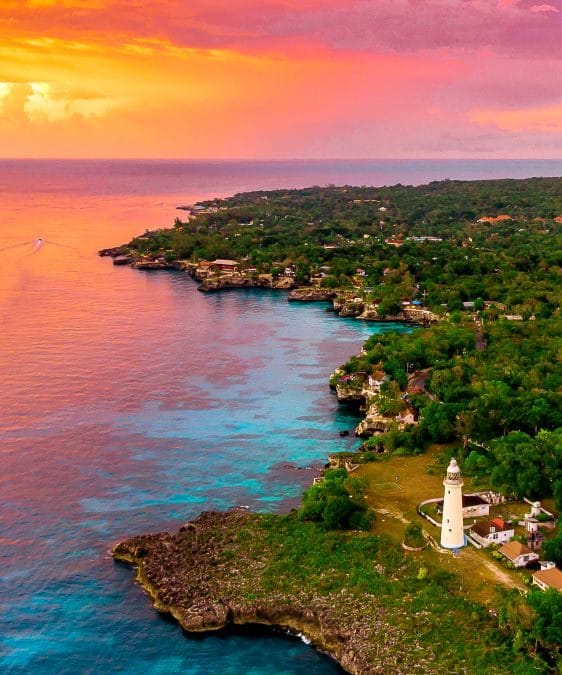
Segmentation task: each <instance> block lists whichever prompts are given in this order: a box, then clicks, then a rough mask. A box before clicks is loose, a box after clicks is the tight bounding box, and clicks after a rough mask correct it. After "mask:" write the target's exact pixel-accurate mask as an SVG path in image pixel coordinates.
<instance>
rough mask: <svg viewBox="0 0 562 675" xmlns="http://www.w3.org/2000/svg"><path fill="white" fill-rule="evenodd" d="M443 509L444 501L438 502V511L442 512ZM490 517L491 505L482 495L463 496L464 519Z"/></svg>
mask: <svg viewBox="0 0 562 675" xmlns="http://www.w3.org/2000/svg"><path fill="white" fill-rule="evenodd" d="M442 509H443V500H442V499H441V500H440V501H438V502H437V510H438V511H439V512H441V511H442ZM488 515H490V503H489V502H487V501H486V500H485V499H484V498H483V497H481V496H480V495H465V494H463V496H462V517H463V518H474V517H478V516H488Z"/></svg>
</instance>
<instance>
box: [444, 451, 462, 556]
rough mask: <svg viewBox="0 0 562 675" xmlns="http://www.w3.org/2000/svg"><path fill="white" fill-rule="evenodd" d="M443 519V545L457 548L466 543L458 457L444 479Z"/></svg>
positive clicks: (452, 460)
mask: <svg viewBox="0 0 562 675" xmlns="http://www.w3.org/2000/svg"><path fill="white" fill-rule="evenodd" d="M443 486H444V488H445V491H444V495H443V520H442V523H441V546H442V547H443V548H449V549H457V548H461V547H463V546H464V545H465V537H464V529H463V510H462V486H463V480H462V478H461V470H460V468H459V465H458V464H457V460H456V459H451V462H450V464H449V466H448V467H447V473H446V475H445V479H444V480H443Z"/></svg>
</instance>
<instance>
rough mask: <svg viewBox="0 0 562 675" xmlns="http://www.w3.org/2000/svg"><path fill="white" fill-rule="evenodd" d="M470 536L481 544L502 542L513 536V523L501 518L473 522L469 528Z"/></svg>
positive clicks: (487, 544) (488, 544)
mask: <svg viewBox="0 0 562 675" xmlns="http://www.w3.org/2000/svg"><path fill="white" fill-rule="evenodd" d="M470 534H471V536H472V537H473V538H474V539H475V540H476V541H477V542H478V543H479V544H481V545H482V546H490V544H502V543H504V542H506V541H509V540H510V539H511V538H512V537H514V536H515V530H514V529H513V525H512V523H511V522H509V521H504V520H503V519H502V518H494V519H493V520H490V521H482V522H480V523H475V524H474V525H473V526H472V527H471V528H470Z"/></svg>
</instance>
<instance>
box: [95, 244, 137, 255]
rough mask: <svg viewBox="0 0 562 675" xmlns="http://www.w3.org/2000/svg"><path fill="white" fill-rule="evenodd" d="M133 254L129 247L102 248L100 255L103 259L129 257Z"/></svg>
mask: <svg viewBox="0 0 562 675" xmlns="http://www.w3.org/2000/svg"><path fill="white" fill-rule="evenodd" d="M130 253H131V251H130V249H129V247H128V246H114V247H113V248H102V250H101V251H98V255H99V256H101V257H102V258H106V257H110V258H117V257H118V256H129V255H130Z"/></svg>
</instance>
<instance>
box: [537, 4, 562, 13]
mask: <svg viewBox="0 0 562 675" xmlns="http://www.w3.org/2000/svg"><path fill="white" fill-rule="evenodd" d="M531 12H535V13H538V12H543V13H544V12H555V13H556V14H558V12H560V10H559V9H557V8H556V7H554V6H553V5H533V6H532V7H531Z"/></svg>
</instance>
